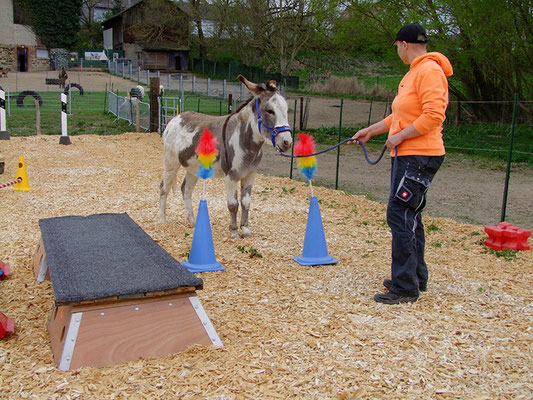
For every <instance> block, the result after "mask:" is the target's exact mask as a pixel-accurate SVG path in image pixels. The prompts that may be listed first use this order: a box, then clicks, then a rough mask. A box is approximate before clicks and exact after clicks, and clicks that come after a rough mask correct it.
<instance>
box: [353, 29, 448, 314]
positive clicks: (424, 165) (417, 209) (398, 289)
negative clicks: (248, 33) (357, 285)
mask: <svg viewBox="0 0 533 400" xmlns="http://www.w3.org/2000/svg"><path fill="white" fill-rule="evenodd" d="M393 45H396V47H397V51H398V56H399V57H400V59H401V60H402V61H403V62H404V63H405V64H407V65H410V68H409V71H408V72H407V73H406V74H405V76H404V77H403V79H402V80H401V82H400V85H399V87H398V94H397V95H396V97H395V99H394V101H393V103H392V113H391V114H390V115H388V116H387V117H386V118H384V119H383V120H381V121H379V122H377V123H375V124H373V125H371V126H369V127H366V128H364V129H361V130H359V131H358V132H357V133H356V134H355V135H353V137H352V139H353V140H352V141H351V143H353V142H354V141H355V140H356V139H357V140H359V141H360V142H361V143H366V142H367V141H368V140H369V139H370V138H371V137H372V136H374V135H379V134H382V133H385V132H389V135H388V138H387V142H386V146H387V147H388V148H389V149H391V194H390V196H389V202H388V205H387V223H388V225H389V227H390V229H391V232H392V246H391V247H392V262H391V279H385V280H384V281H383V285H384V286H385V287H386V288H387V289H388V291H387V292H385V293H378V294H376V295H375V296H374V300H375V301H376V302H378V303H384V304H399V303H406V302H415V301H417V300H418V297H419V294H420V292H424V291H425V290H426V289H427V282H428V269H427V265H426V262H425V260H424V248H425V233H424V225H423V224H422V217H421V212H422V210H423V209H424V207H425V205H426V192H427V190H428V188H429V185H430V183H431V181H432V179H433V177H434V176H435V174H436V172H437V170H438V169H439V167H440V166H441V164H442V162H443V161H444V155H445V149H444V142H443V140H442V124H443V122H444V119H445V117H446V115H445V112H446V107H447V106H448V81H447V78H446V77H448V76H451V75H452V74H453V68H452V66H451V64H450V62H449V60H448V59H447V58H446V56H444V55H443V54H441V53H437V52H428V51H427V35H426V31H425V30H424V28H423V27H422V26H420V25H419V24H409V25H406V26H404V27H403V28H401V29H400V30H399V31H398V34H397V35H396V38H395V39H394V42H393V43H392V44H391V47H392V46H393Z"/></svg>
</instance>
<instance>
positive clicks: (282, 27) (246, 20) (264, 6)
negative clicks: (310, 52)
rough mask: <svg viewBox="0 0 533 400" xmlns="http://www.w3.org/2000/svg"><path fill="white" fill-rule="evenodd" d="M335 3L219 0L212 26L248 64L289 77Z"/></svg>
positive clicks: (327, 20) (327, 22) (332, 13)
mask: <svg viewBox="0 0 533 400" xmlns="http://www.w3.org/2000/svg"><path fill="white" fill-rule="evenodd" d="M336 5H337V1H336V0H325V1H318V0H233V1H232V0H219V1H216V2H215V3H214V6H215V8H216V10H217V13H216V14H217V16H218V18H217V21H216V26H217V27H218V35H219V37H227V38H228V39H229V40H231V41H232V42H233V44H234V47H235V48H236V49H237V50H238V52H239V54H240V56H241V61H242V62H244V63H246V64H249V65H266V67H267V68H271V69H274V70H276V71H279V72H280V73H282V74H289V73H290V72H291V71H292V70H293V69H294V64H295V61H296V58H297V54H298V52H299V51H300V50H301V49H303V48H305V47H306V46H307V45H308V44H309V43H310V41H311V40H312V38H313V36H314V35H317V34H318V33H320V32H322V31H324V30H325V29H327V28H328V27H329V26H330V25H331V21H332V20H333V18H334V17H335V16H336V15H337V8H336Z"/></svg>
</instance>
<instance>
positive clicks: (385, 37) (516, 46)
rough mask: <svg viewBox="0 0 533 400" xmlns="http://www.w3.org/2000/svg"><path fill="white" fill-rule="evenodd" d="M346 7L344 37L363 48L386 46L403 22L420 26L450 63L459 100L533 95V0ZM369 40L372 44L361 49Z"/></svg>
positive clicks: (387, 1) (362, 0)
mask: <svg viewBox="0 0 533 400" xmlns="http://www.w3.org/2000/svg"><path fill="white" fill-rule="evenodd" d="M345 6H346V9H347V13H348V15H349V22H348V23H345V24H344V26H342V30H343V32H342V35H344V37H347V36H348V35H347V30H348V29H351V30H352V32H353V38H354V39H353V40H354V46H362V47H363V48H364V49H365V50H370V51H371V47H370V46H373V45H375V44H378V45H379V46H387V45H388V44H390V42H392V40H393V38H394V35H395V33H396V32H397V30H398V29H399V28H400V27H401V26H402V25H404V24H407V23H410V22H418V23H420V24H422V25H423V26H424V27H425V28H426V30H427V31H428V36H429V39H430V40H429V43H430V44H429V45H428V46H429V50H430V51H432V50H435V51H441V52H442V53H444V54H445V55H446V56H448V58H449V59H450V60H451V62H452V65H453V68H454V76H453V77H452V79H451V80H450V91H451V92H452V93H453V94H454V95H455V96H456V97H457V98H458V99H462V100H466V99H468V100H484V101H487V100H509V99H512V97H513V94H514V93H519V95H520V96H521V97H522V98H531V97H532V96H533V85H531V81H532V79H533V74H532V73H531V72H530V71H531V65H532V62H533V47H532V46H531V40H532V33H533V18H531V13H532V11H533V4H532V2H531V0H470V1H468V2H464V1H462V0H416V1H414V0H375V1H374V0H351V1H348V2H347V3H345ZM370 37H373V38H374V40H373V41H371V42H370V43H373V44H372V45H369V46H365V45H364V43H365V42H368V38H370ZM337 38H339V35H337ZM478 112H481V113H483V111H482V110H478ZM484 113H485V114H487V115H486V116H487V117H489V116H490V115H488V112H487V111H485V112H484ZM492 113H493V114H494V111H493V110H492Z"/></svg>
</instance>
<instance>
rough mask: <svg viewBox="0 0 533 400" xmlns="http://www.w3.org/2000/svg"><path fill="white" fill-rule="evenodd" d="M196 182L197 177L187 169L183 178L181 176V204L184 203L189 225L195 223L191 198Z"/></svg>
mask: <svg viewBox="0 0 533 400" xmlns="http://www.w3.org/2000/svg"><path fill="white" fill-rule="evenodd" d="M196 182H198V177H197V176H195V175H193V174H191V173H190V172H188V171H187V173H186V174H185V178H183V183H182V184H181V194H182V195H183V204H185V216H186V217H187V219H188V220H189V224H190V225H191V227H193V226H194V224H195V223H196V220H195V218H194V211H193V209H192V200H191V198H192V192H193V190H194V187H195V186H196Z"/></svg>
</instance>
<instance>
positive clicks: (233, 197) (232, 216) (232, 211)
mask: <svg viewBox="0 0 533 400" xmlns="http://www.w3.org/2000/svg"><path fill="white" fill-rule="evenodd" d="M237 188H238V186H237V182H236V181H234V180H232V179H231V178H230V177H229V175H226V197H227V202H228V210H229V230H230V232H231V237H232V238H238V237H239V231H238V230H237V211H239V200H237Z"/></svg>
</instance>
